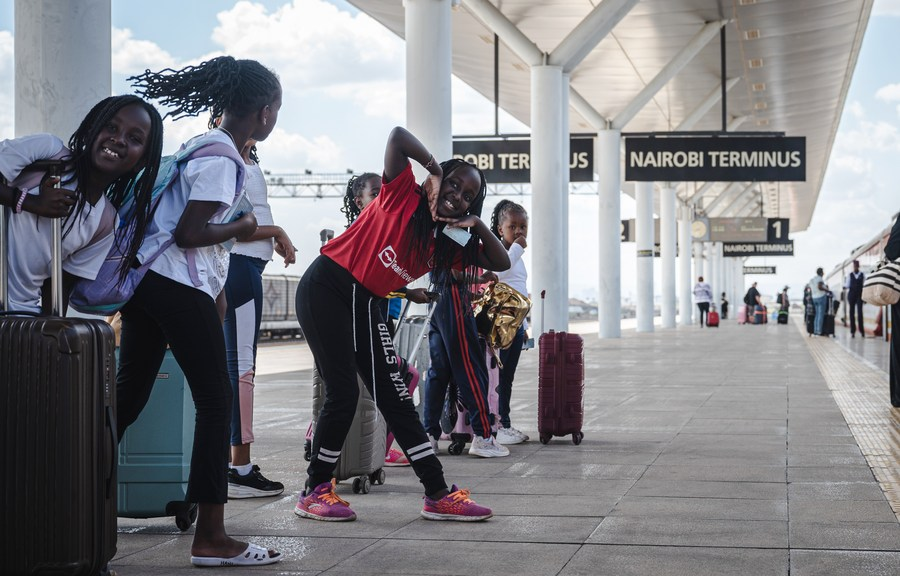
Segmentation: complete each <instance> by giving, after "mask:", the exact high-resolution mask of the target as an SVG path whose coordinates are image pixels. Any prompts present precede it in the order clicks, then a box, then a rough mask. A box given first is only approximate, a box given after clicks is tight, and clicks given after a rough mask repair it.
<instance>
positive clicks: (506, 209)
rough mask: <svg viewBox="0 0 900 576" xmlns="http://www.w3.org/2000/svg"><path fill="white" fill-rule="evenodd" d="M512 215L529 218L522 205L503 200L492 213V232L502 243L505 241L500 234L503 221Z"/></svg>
mask: <svg viewBox="0 0 900 576" xmlns="http://www.w3.org/2000/svg"><path fill="white" fill-rule="evenodd" d="M510 214H521V215H522V216H525V218H526V219H527V218H528V212H526V211H525V208H524V207H522V205H520V204H516V203H515V202H513V201H512V200H501V201H499V202H497V205H496V206H494V211H493V212H492V213H491V232H493V233H494V236H496V237H497V238H498V239H499V240H500V241H501V242H502V241H503V236H502V235H501V234H500V224H502V223H503V219H504V218H506V217H507V216H509V215H510Z"/></svg>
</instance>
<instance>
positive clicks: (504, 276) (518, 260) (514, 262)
mask: <svg viewBox="0 0 900 576" xmlns="http://www.w3.org/2000/svg"><path fill="white" fill-rule="evenodd" d="M507 252H508V254H509V269H508V270H504V271H503V272H497V278H499V279H500V282H503V283H505V284H509V285H510V286H511V287H512V288H514V289H515V290H516V291H517V292H518V293H519V294H521V295H522V296H528V286H527V281H528V270H526V269H525V262H524V261H523V260H522V255H523V254H525V249H524V248H522V246H520V245H519V244H516V243H515V242H513V243H512V245H511V246H510V247H509V250H507ZM522 326H524V327H525V328H526V329H527V328H528V320H525V321H524V322H523V323H522Z"/></svg>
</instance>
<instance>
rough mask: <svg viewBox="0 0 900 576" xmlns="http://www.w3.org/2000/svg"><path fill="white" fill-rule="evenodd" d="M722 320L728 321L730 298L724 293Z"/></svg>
mask: <svg viewBox="0 0 900 576" xmlns="http://www.w3.org/2000/svg"><path fill="white" fill-rule="evenodd" d="M722 320H728V298H726V297H725V293H724V292H722Z"/></svg>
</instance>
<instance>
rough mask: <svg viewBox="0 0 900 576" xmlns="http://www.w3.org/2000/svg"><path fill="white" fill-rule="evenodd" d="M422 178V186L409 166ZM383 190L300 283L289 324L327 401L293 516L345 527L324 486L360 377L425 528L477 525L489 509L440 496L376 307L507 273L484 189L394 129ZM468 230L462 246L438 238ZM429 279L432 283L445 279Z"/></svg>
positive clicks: (335, 499) (460, 167)
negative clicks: (457, 280) (422, 172)
mask: <svg viewBox="0 0 900 576" xmlns="http://www.w3.org/2000/svg"><path fill="white" fill-rule="evenodd" d="M410 159H412V160H415V161H416V162H418V163H419V164H421V165H422V166H424V167H425V169H426V170H428V172H429V175H428V177H427V179H426V180H425V183H424V184H423V185H422V186H419V185H418V184H417V183H416V181H415V177H414V176H413V172H412V166H411V165H410V162H409V160H410ZM383 182H384V184H383V186H382V188H381V192H380V193H379V194H378V196H377V197H376V198H375V200H374V201H373V202H372V203H371V204H370V205H369V206H368V207H367V208H366V209H365V210H363V211H362V214H361V215H360V217H359V219H358V221H357V223H355V224H354V225H352V226H350V227H349V228H348V229H347V231H346V232H344V233H343V234H341V235H340V236H338V237H337V238H335V239H334V240H333V241H332V242H330V243H328V244H326V245H325V246H324V247H323V248H322V253H321V255H320V256H319V257H318V258H316V260H315V261H313V263H312V265H311V266H310V267H309V269H308V270H307V271H306V273H305V274H304V275H303V278H302V279H301V280H300V285H299V286H298V288H297V317H298V319H299V320H300V326H301V327H302V328H303V333H304V335H305V336H306V339H307V343H308V344H309V348H310V350H311V351H312V353H313V356H314V357H315V360H316V366H317V367H318V369H319V371H320V373H321V375H322V378H323V380H324V382H325V403H324V405H323V407H322V410H321V412H320V413H319V419H318V421H317V426H316V432H315V434H314V436H313V446H312V458H311V460H310V464H309V468H308V469H307V474H308V478H307V481H306V489H305V490H304V491H303V492H302V493H301V494H300V497H299V500H298V502H297V506H296V507H295V509H294V513H295V514H297V515H298V516H302V517H306V518H312V519H315V520H328V521H341V520H354V519H355V518H356V514H355V513H354V512H353V511H352V510H351V509H350V507H349V504H348V503H347V502H346V501H344V500H343V499H341V498H340V497H339V496H337V495H336V494H335V493H334V487H333V485H332V483H331V482H330V480H331V477H332V473H333V471H334V466H335V463H336V462H337V459H338V457H339V456H340V454H341V447H342V446H343V444H344V439H345V437H346V436H347V432H348V430H349V428H350V423H351V421H352V420H353V414H354V412H355V410H356V403H357V400H358V397H359V388H358V387H357V373H358V374H359V375H360V376H361V377H362V379H363V382H364V383H365V385H366V388H367V389H368V391H369V393H370V394H372V397H373V398H374V399H375V403H376V404H377V406H378V408H379V409H380V410H381V413H382V414H383V415H384V418H385V420H386V421H387V423H388V425H389V426H390V428H391V430H392V431H393V433H394V435H395V437H396V439H397V443H398V444H399V445H400V447H401V448H402V449H403V452H404V453H405V454H406V456H407V458H408V459H409V461H410V462H411V464H412V468H413V470H414V471H415V473H416V475H417V476H418V478H419V481H420V482H421V483H422V485H423V486H424V488H425V505H424V508H423V510H422V516H424V517H425V518H427V519H430V520H468V521H472V520H484V519H486V518H490V517H491V511H490V509H488V508H485V507H483V506H479V505H477V504H475V502H473V501H472V500H471V499H469V497H468V496H469V491H468V490H461V489H458V488H457V487H456V486H455V485H454V486H452V487H450V488H448V487H447V484H446V482H445V481H444V473H443V469H442V468H441V463H440V461H439V460H438V458H437V455H436V454H435V453H434V449H433V448H432V445H431V442H430V441H429V440H428V436H427V435H426V434H425V429H424V428H423V427H422V423H421V421H420V420H419V417H418V414H417V413H416V410H415V407H414V406H413V401H412V398H411V397H410V395H409V393H408V391H407V389H406V386H405V385H404V382H403V379H402V377H401V375H400V372H399V369H398V366H397V359H396V352H395V350H394V348H393V345H392V342H391V337H390V334H389V332H388V329H387V325H386V323H385V319H384V317H383V315H382V313H381V310H380V307H379V306H378V302H379V300H380V299H382V298H384V297H385V296H386V295H387V294H388V293H389V292H391V291H392V290H396V289H397V288H400V287H402V286H405V285H406V284H408V283H409V282H411V281H413V280H415V279H417V278H419V277H420V276H423V275H424V274H426V273H428V272H430V271H435V272H441V271H444V272H446V271H449V270H450V269H459V270H463V271H465V274H466V275H469V276H474V275H475V270H474V266H475V265H478V266H482V267H485V268H489V269H492V270H505V269H506V268H509V258H508V257H507V254H506V250H504V249H503V245H502V244H501V243H500V241H499V240H498V239H497V238H496V237H495V236H494V235H493V234H492V233H491V231H490V230H489V229H488V227H487V226H486V225H485V223H484V222H482V221H481V219H480V218H479V217H478V216H477V214H480V213H481V206H482V204H483V202H484V196H485V190H486V185H485V181H484V176H483V175H482V174H481V172H480V171H479V170H478V169H477V168H475V167H474V166H472V165H471V164H469V163H467V162H463V161H461V160H450V161H448V162H444V163H441V164H438V162H437V161H436V160H435V159H434V157H433V156H432V155H431V154H430V153H429V152H428V150H427V149H426V148H425V146H424V145H423V144H422V143H421V142H419V140H417V139H416V138H415V137H414V136H413V135H412V134H410V133H409V132H408V131H406V130H404V129H403V128H399V127H398V128H395V129H394V130H393V131H392V132H391V135H390V137H389V138H388V142H387V147H386V149H385V154H384V175H383ZM445 227H448V228H469V230H470V231H471V232H472V237H471V238H469V240H468V242H467V243H466V245H465V246H464V247H461V246H460V245H459V244H457V243H456V242H455V241H454V240H451V239H450V238H449V237H448V236H446V235H445V234H443V233H441V232H442V230H443V229H444V228H445ZM447 276H449V274H435V275H433V277H436V278H437V277H447Z"/></svg>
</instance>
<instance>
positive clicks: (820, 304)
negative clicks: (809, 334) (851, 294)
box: [812, 296, 828, 335]
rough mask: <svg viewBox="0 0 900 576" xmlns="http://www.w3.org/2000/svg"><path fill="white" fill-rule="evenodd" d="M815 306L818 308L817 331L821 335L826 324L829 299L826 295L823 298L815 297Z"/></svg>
mask: <svg viewBox="0 0 900 576" xmlns="http://www.w3.org/2000/svg"><path fill="white" fill-rule="evenodd" d="M812 301H813V307H815V309H816V321H815V322H816V323H815V333H816V334H819V335H821V334H822V327H823V325H824V324H825V304H826V303H827V301H828V299H827V298H826V297H825V296H822V297H821V298H813V299H812Z"/></svg>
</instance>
